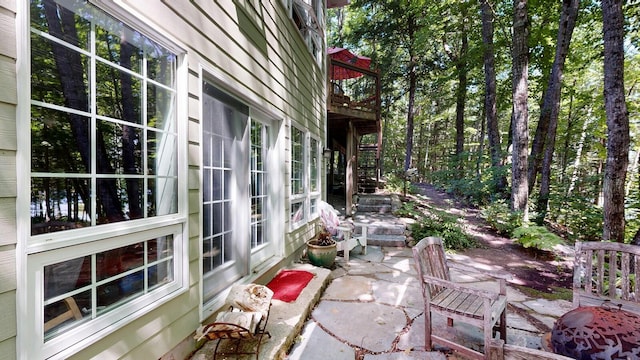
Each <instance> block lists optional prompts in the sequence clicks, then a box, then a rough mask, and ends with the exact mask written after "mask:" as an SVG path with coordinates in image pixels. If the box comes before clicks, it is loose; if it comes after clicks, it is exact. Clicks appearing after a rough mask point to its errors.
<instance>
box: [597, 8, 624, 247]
mask: <svg viewBox="0 0 640 360" xmlns="http://www.w3.org/2000/svg"><path fill="white" fill-rule="evenodd" d="M601 6H602V19H603V21H602V23H603V26H602V32H603V37H604V106H605V111H606V114H607V159H606V164H605V172H604V183H603V192H604V227H603V232H602V238H603V240H606V241H617V242H624V230H625V219H624V203H625V201H624V200H625V194H624V190H625V180H626V176H627V166H628V164H629V118H628V114H627V105H626V103H625V91H624V46H623V45H624V28H623V25H624V15H623V13H622V0H602V3H601Z"/></svg>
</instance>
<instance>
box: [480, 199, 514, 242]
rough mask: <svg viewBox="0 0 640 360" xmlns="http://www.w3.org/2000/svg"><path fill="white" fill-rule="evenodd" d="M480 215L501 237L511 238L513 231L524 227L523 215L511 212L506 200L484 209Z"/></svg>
mask: <svg viewBox="0 0 640 360" xmlns="http://www.w3.org/2000/svg"><path fill="white" fill-rule="evenodd" d="M480 214H481V216H482V218H484V219H485V220H486V221H487V223H488V224H489V226H491V227H492V228H493V229H495V230H496V231H497V232H498V233H499V234H501V235H505V236H511V234H512V233H513V230H515V229H516V228H517V227H520V226H522V213H521V212H517V211H516V212H513V211H511V209H509V205H508V204H507V202H506V201H504V200H498V201H495V202H492V203H491V204H489V205H487V206H485V207H483V208H482V210H481V211H480Z"/></svg>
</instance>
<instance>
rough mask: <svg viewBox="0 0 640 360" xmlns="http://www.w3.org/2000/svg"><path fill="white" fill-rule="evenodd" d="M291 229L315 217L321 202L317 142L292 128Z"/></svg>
mask: <svg viewBox="0 0 640 360" xmlns="http://www.w3.org/2000/svg"><path fill="white" fill-rule="evenodd" d="M290 147H291V211H290V220H291V227H292V228H296V227H298V226H300V225H302V224H303V223H305V222H307V221H308V220H310V219H311V218H312V217H313V216H314V215H317V211H318V201H319V200H320V196H321V192H320V163H321V161H320V142H319V141H318V140H317V139H315V138H313V137H311V135H310V134H309V133H305V132H303V131H302V130H300V129H298V128H297V127H295V126H292V127H291V141H290Z"/></svg>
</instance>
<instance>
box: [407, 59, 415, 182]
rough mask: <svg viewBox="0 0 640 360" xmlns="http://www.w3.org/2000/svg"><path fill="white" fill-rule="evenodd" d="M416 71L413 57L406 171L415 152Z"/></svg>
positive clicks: (408, 106)
mask: <svg viewBox="0 0 640 360" xmlns="http://www.w3.org/2000/svg"><path fill="white" fill-rule="evenodd" d="M416 82H417V80H416V71H415V66H414V65H413V57H412V59H411V64H410V65H409V104H408V105H407V152H406V155H405V158H404V171H405V172H406V171H407V170H409V168H410V167H411V155H412V152H413V126H414V125H413V119H414V103H415V97H416Z"/></svg>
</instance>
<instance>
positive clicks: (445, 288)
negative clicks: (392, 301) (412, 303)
mask: <svg viewBox="0 0 640 360" xmlns="http://www.w3.org/2000/svg"><path fill="white" fill-rule="evenodd" d="M413 258H414V261H415V265H416V271H417V273H418V274H417V275H418V279H419V280H420V284H421V285H422V294H423V297H424V318H425V349H426V351H431V349H432V342H436V343H439V344H440V345H443V346H446V347H449V348H452V349H455V350H457V351H459V352H460V353H461V354H462V355H464V356H465V357H467V358H472V359H488V358H489V353H490V349H491V340H492V338H493V332H494V328H495V327H496V325H497V323H498V322H499V331H500V338H501V339H502V340H503V341H506V339H507V325H506V318H507V315H506V314H507V312H506V307H507V296H506V282H505V278H501V279H499V281H500V290H499V291H498V292H492V291H487V290H482V289H478V288H474V287H470V286H468V285H465V284H459V283H455V282H453V281H451V276H450V274H449V266H448V265H447V259H446V256H445V253H444V247H443V245H442V239H440V238H437V237H426V238H424V239H422V240H420V242H419V243H418V244H417V245H416V246H414V247H413ZM465 270H472V268H470V267H465ZM473 271H477V269H473ZM432 312H434V313H438V314H441V315H443V316H445V317H446V318H447V324H448V325H449V326H453V320H459V321H462V322H464V323H467V324H471V325H473V326H476V327H479V328H481V329H483V331H484V354H483V353H480V352H478V351H475V350H472V349H470V348H467V347H465V346H463V345H461V344H457V343H455V342H454V341H452V340H449V339H445V338H443V337H441V336H438V335H435V334H434V333H433V331H432V322H431V313H432Z"/></svg>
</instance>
